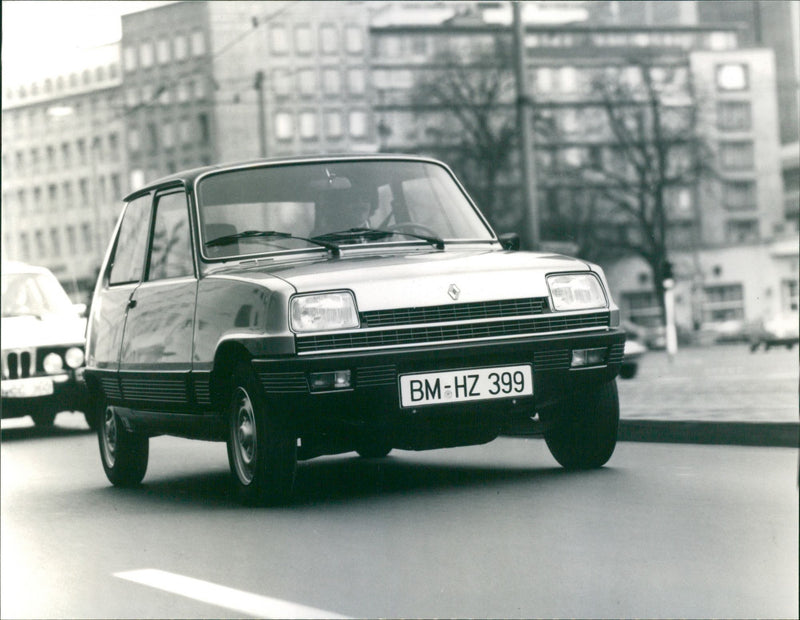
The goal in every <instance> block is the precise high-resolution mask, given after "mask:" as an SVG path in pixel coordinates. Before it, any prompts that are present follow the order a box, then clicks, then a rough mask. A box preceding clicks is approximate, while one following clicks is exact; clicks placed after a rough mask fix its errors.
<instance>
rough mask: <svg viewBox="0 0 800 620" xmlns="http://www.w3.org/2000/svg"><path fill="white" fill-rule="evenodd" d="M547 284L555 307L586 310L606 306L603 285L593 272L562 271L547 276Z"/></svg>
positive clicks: (562, 309) (557, 308) (561, 309)
mask: <svg viewBox="0 0 800 620" xmlns="http://www.w3.org/2000/svg"><path fill="white" fill-rule="evenodd" d="M547 286H548V287H549V288H550V297H551V298H552V299H553V309H554V310H559V311H565V310H586V309H589V308H605V307H606V305H607V302H606V295H605V292H604V291H603V285H602V284H600V280H598V278H597V276H595V275H594V274H592V273H562V274H557V275H552V276H547Z"/></svg>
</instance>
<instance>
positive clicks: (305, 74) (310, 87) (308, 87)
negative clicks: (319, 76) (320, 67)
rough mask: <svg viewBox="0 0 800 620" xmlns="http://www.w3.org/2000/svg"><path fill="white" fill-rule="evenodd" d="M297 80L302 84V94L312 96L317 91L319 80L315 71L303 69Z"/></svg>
mask: <svg viewBox="0 0 800 620" xmlns="http://www.w3.org/2000/svg"><path fill="white" fill-rule="evenodd" d="M297 79H298V81H299V82H300V94H301V95H305V96H310V95H313V94H315V93H316V91H317V80H316V73H315V71H314V69H302V70H301V71H299V72H298V74H297Z"/></svg>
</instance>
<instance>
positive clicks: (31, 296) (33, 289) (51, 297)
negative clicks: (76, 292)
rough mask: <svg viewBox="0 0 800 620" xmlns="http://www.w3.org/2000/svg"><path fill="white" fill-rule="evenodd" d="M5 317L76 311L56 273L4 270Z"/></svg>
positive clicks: (3, 297) (3, 303) (3, 299)
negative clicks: (6, 271) (10, 271)
mask: <svg viewBox="0 0 800 620" xmlns="http://www.w3.org/2000/svg"><path fill="white" fill-rule="evenodd" d="M2 289H3V294H2V306H3V317H10V316H43V315H46V314H61V313H66V312H72V311H73V305H72V302H71V301H70V299H69V297H68V296H67V294H66V293H65V292H64V289H63V288H62V287H61V285H60V284H59V282H58V280H56V278H55V276H52V275H50V274H47V273H4V274H3V286H2Z"/></svg>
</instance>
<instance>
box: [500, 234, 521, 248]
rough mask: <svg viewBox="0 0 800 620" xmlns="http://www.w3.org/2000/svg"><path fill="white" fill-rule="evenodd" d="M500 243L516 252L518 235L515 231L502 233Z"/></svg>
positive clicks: (518, 242) (518, 243)
mask: <svg viewBox="0 0 800 620" xmlns="http://www.w3.org/2000/svg"><path fill="white" fill-rule="evenodd" d="M500 243H501V244H502V246H503V247H504V248H505V249H506V250H508V251H510V252H516V251H518V250H519V248H520V239H519V235H518V234H517V233H515V232H511V233H503V234H502V235H500Z"/></svg>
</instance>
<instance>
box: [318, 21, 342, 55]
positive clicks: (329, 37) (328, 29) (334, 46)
mask: <svg viewBox="0 0 800 620" xmlns="http://www.w3.org/2000/svg"><path fill="white" fill-rule="evenodd" d="M319 37H320V49H321V50H322V53H323V54H335V53H337V52H338V51H339V33H338V32H337V31H336V26H334V25H333V24H325V25H324V26H322V27H321V28H320V29H319Z"/></svg>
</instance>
